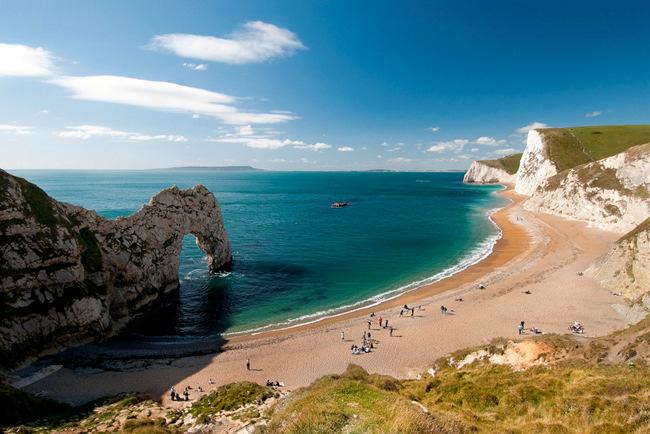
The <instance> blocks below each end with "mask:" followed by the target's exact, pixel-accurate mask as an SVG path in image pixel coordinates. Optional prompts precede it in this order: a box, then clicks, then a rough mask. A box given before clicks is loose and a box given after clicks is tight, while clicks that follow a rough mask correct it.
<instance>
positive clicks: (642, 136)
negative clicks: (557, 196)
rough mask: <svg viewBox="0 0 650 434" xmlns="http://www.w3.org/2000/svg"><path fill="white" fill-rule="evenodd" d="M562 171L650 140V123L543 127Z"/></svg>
mask: <svg viewBox="0 0 650 434" xmlns="http://www.w3.org/2000/svg"><path fill="white" fill-rule="evenodd" d="M540 132H541V133H542V135H543V136H544V139H545V141H546V143H547V144H548V145H549V158H550V159H551V160H552V161H553V162H554V163H555V165H556V167H557V169H558V172H561V171H563V170H566V169H570V168H572V167H575V166H578V165H580V164H585V163H589V162H592V161H596V160H600V159H603V158H606V157H610V156H612V155H615V154H618V153H620V152H623V151H625V150H626V149H628V148H630V147H632V146H636V145H641V144H644V143H648V142H650V125H615V126H594V127H573V128H545V129H542V130H540Z"/></svg>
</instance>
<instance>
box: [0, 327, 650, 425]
mask: <svg viewBox="0 0 650 434" xmlns="http://www.w3.org/2000/svg"><path fill="white" fill-rule="evenodd" d="M649 360H650V318H648V319H645V320H643V321H642V322H641V323H639V324H637V325H635V326H631V327H628V328H627V329H625V330H620V331H617V332H615V333H612V334H611V335H609V336H605V337H602V338H596V339H591V340H586V339H584V338H583V339H580V338H576V337H573V336H567V335H563V336H560V335H543V336H537V337H534V338H531V339H523V340H521V341H516V342H513V341H509V340H506V339H502V338H501V339H495V340H494V341H492V342H491V343H489V344H487V345H484V346H481V347H476V348H470V349H465V350H461V351H458V352H456V353H454V354H452V355H450V356H447V357H444V358H442V359H440V360H438V361H437V362H435V363H434V365H433V371H430V372H433V375H432V374H430V373H426V374H423V376H422V377H421V378H419V379H415V380H397V379H395V378H392V377H389V376H384V375H377V374H368V373H367V372H366V371H365V370H364V369H362V368H361V367H359V366H355V365H350V366H349V367H348V369H347V370H346V371H345V372H344V373H343V374H341V375H329V376H325V377H322V378H320V379H318V380H316V381H315V382H314V383H313V384H312V385H310V386H308V387H305V388H301V389H298V390H296V391H294V392H292V393H290V394H288V395H286V396H285V397H284V398H281V399H279V400H277V399H276V398H277V394H276V392H274V391H273V390H272V389H269V388H267V387H264V386H259V385H256V384H253V383H246V382H245V383H236V384H231V385H227V386H222V387H220V388H218V389H217V390H216V391H214V392H212V393H211V394H209V395H207V396H206V397H204V398H202V399H200V400H198V401H196V402H194V403H192V404H189V405H187V406H186V408H184V409H176V410H171V411H170V410H167V409H163V408H162V407H161V406H160V404H157V403H155V402H153V401H147V400H143V399H142V398H137V397H134V396H126V397H121V398H119V399H117V400H113V401H110V402H109V403H108V404H106V403H103V404H102V405H101V406H96V407H94V408H92V407H91V406H86V407H85V408H83V409H78V410H77V414H76V415H68V416H65V417H61V415H58V416H57V417H55V418H50V419H47V420H41V421H39V422H34V423H32V424H30V425H26V426H22V427H20V428H11V429H10V430H9V432H12V433H19V432H21V433H28V432H34V433H36V432H52V431H56V432H61V431H65V432H69V433H81V432H94V433H98V432H122V433H132V434H135V433H138V434H144V433H160V434H165V433H178V432H185V431H187V430H188V429H190V428H192V429H193V430H194V431H195V432H210V430H211V429H215V430H216V429H223V425H221V424H222V423H223V421H225V420H226V419H228V420H231V421H232V420H235V419H236V420H238V421H239V423H240V425H239V426H240V427H241V426H244V425H246V424H251V429H253V425H254V430H255V432H258V433H282V434H289V433H301V434H303V433H305V434H309V433H313V434H316V433H337V432H345V433H423V432H426V433H468V432H486V433H528V432H535V433H585V432H602V433H642V432H650V366H649V365H648V361H649ZM271 397H273V399H269V398H271ZM3 402H7V401H6V400H5V401H3ZM262 402H264V404H261V403H262ZM39 405H40V404H39ZM5 408H6V407H5ZM3 410H4V408H3ZM224 415H225V416H224ZM224 417H225V418H226V419H224ZM238 429H239V428H238ZM249 432H252V431H249Z"/></svg>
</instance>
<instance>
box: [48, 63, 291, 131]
mask: <svg viewBox="0 0 650 434" xmlns="http://www.w3.org/2000/svg"><path fill="white" fill-rule="evenodd" d="M50 82H51V83H54V84H56V85H58V86H61V87H64V88H66V89H68V90H69V91H71V92H72V98H75V99H80V100H86V101H97V102H108V103H115V104H124V105H130V106H136V107H144V108H149V109H155V110H162V111H170V112H188V113H193V114H201V115H206V116H212V117H215V118H218V119H220V120H221V121H223V122H225V123H227V124H233V125H243V124H273V123H279V122H286V121H289V120H293V119H297V117H296V116H294V115H292V114H288V113H248V112H243V111H240V110H239V109H238V108H237V107H234V106H233V105H232V104H234V103H236V102H237V98H235V97H233V96H230V95H226V94H223V93H219V92H213V91H210V90H206V89H201V88H196V87H190V86H183V85H180V84H176V83H170V82H166V81H151V80H142V79H138V78H131V77H122V76H115V75H92V76H85V77H73V76H62V77H55V78H52V79H51V80H50Z"/></svg>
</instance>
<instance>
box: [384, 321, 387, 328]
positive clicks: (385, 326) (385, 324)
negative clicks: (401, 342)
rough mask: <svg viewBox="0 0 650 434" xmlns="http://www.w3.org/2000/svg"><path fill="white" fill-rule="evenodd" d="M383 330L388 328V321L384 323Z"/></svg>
mask: <svg viewBox="0 0 650 434" xmlns="http://www.w3.org/2000/svg"><path fill="white" fill-rule="evenodd" d="M384 328H385V329H387V328H388V320H386V321H384Z"/></svg>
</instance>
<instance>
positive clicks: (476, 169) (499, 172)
mask: <svg viewBox="0 0 650 434" xmlns="http://www.w3.org/2000/svg"><path fill="white" fill-rule="evenodd" d="M515 180H516V175H511V174H509V173H508V172H506V171H505V170H503V169H498V168H496V167H490V166H488V165H487V164H483V163H482V162H480V161H474V162H472V165H471V166H470V167H469V169H468V170H467V172H465V176H464V177H463V182H467V183H470V184H496V183H506V184H514V182H515Z"/></svg>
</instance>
